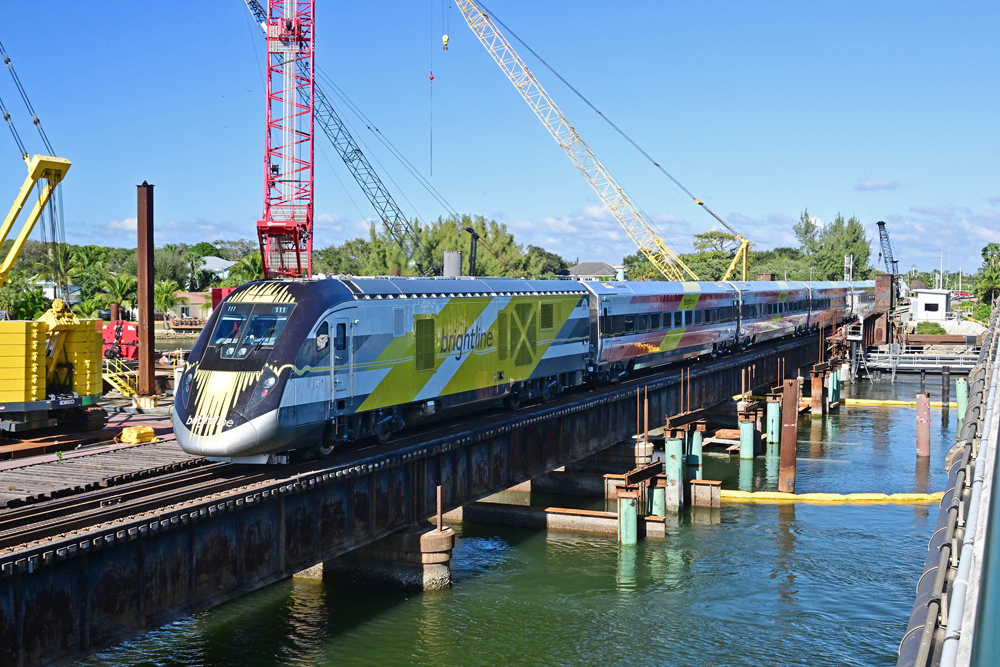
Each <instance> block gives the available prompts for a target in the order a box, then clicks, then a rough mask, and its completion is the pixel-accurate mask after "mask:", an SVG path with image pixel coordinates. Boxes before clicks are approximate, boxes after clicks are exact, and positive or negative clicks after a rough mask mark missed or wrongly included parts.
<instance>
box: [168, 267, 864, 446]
mask: <svg viewBox="0 0 1000 667" xmlns="http://www.w3.org/2000/svg"><path fill="white" fill-rule="evenodd" d="M874 301H875V283H874V282H873V281H867V282H795V281H776V282H736V281H732V282H728V281H727V282H625V281H610V282H590V281H585V282H581V281H572V280H554V281H544V280H514V279H506V278H398V277H397V278H349V279H330V278H328V279H322V280H308V281H261V282H255V283H249V284H247V285H244V286H242V287H240V288H238V289H236V290H234V291H233V292H232V293H230V294H229V296H228V297H227V298H226V299H225V300H224V301H223V302H222V303H221V304H220V305H219V307H218V308H216V309H215V311H214V312H213V313H212V316H211V317H210V318H209V320H208V322H207V323H206V325H205V329H204V331H203V332H202V334H201V336H200V337H199V338H198V341H197V343H195V346H194V348H193V349H192V350H191V353H190V356H189V358H188V367H187V369H186V370H185V372H184V374H183V375H182V377H181V381H180V385H179V386H178V387H177V390H176V393H175V402H174V429H175V431H176V434H177V439H178V440H179V441H180V443H181V447H182V448H183V449H184V451H186V452H189V453H192V454H199V455H203V456H208V457H211V458H213V459H217V460H226V461H239V462H257V463H265V462H269V461H275V460H280V458H276V456H277V455H280V454H282V453H285V452H287V451H289V450H291V449H298V450H304V449H306V448H308V449H309V450H311V451H312V453H315V454H317V455H327V454H329V453H330V452H331V451H332V450H333V449H334V448H335V447H336V445H337V444H338V443H343V442H346V441H353V440H357V439H360V438H369V437H375V438H377V439H378V440H380V441H385V440H387V439H388V438H390V437H392V435H393V434H394V433H396V432H397V431H399V430H400V429H402V428H404V427H406V426H409V425H413V424H416V423H418V422H421V421H425V420H427V419H431V418H434V417H439V416H442V415H446V414H449V413H455V412H459V411H470V410H474V409H477V407H483V406H486V405H488V404H496V403H499V402H501V401H502V402H504V403H505V404H506V405H507V406H508V407H509V408H511V409H516V408H517V407H518V406H519V405H520V404H521V402H522V401H526V400H532V399H536V398H540V399H542V400H548V399H551V398H552V397H554V396H556V395H558V394H560V393H561V392H563V391H564V390H566V389H568V388H571V387H577V386H580V385H583V384H585V383H592V384H601V383H613V382H617V381H619V380H621V379H623V378H625V377H627V376H628V374H629V373H631V372H633V371H634V370H636V369H641V368H648V367H653V366H660V365H664V364H670V363H675V362H677V361H679V360H682V359H690V358H695V357H699V356H702V355H712V356H716V355H719V354H724V353H727V352H730V351H734V350H737V349H745V348H747V347H749V346H752V345H756V344H758V343H761V342H763V341H768V340H772V339H777V338H784V337H788V336H795V335H801V334H804V333H807V332H812V331H816V330H817V329H819V328H820V327H827V328H829V327H835V326H838V325H840V324H841V323H843V322H844V321H847V320H850V319H853V318H856V317H863V316H864V315H865V314H866V313H867V312H869V311H870V310H871V309H872V307H873V306H874Z"/></svg>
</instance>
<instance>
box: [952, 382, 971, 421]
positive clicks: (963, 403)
mask: <svg viewBox="0 0 1000 667" xmlns="http://www.w3.org/2000/svg"><path fill="white" fill-rule="evenodd" d="M955 393H956V394H957V395H956V396H955V400H956V401H958V428H959V429H961V428H962V423H963V422H964V421H965V411H966V410H968V409H969V381H968V380H967V379H966V378H958V379H957V380H955Z"/></svg>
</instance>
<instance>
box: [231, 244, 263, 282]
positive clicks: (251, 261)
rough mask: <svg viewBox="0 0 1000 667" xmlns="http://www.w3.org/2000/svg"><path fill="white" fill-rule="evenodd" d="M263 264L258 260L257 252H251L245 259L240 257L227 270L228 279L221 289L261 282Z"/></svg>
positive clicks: (258, 254)
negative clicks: (256, 281)
mask: <svg viewBox="0 0 1000 667" xmlns="http://www.w3.org/2000/svg"><path fill="white" fill-rule="evenodd" d="M263 278H264V263H263V262H262V261H261V259H260V253H259V252H252V253H250V254H249V255H247V256H245V257H241V258H240V259H239V261H238V262H236V264H234V265H233V266H232V267H231V268H230V269H229V277H228V278H226V279H225V280H224V281H223V282H222V286H223V287H239V286H240V285H242V284H243V283H249V282H253V281H255V280H263Z"/></svg>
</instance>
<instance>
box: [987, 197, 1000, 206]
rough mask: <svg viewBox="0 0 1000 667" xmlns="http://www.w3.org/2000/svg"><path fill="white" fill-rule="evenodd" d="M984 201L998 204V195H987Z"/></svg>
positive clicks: (999, 199) (999, 198)
mask: <svg viewBox="0 0 1000 667" xmlns="http://www.w3.org/2000/svg"><path fill="white" fill-rule="evenodd" d="M986 201H988V202H989V203H990V204H991V205H992V206H996V205H997V204H1000V196H997V197H987V198H986Z"/></svg>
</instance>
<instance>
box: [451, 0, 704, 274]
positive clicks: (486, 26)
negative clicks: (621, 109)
mask: <svg viewBox="0 0 1000 667" xmlns="http://www.w3.org/2000/svg"><path fill="white" fill-rule="evenodd" d="M457 5H458V8H459V9H460V10H461V11H462V16H464V17H465V21H466V23H468V24H469V27H470V28H471V29H472V32H473V33H475V35H476V37H478V38H479V41H480V42H482V43H483V46H485V47H486V50H487V51H488V52H489V54H490V55H491V56H492V57H493V60H495V61H496V63H497V65H499V66H500V69H502V70H503V72H504V74H506V75H507V78H508V79H510V82H511V83H512V84H514V87H515V88H517V91H518V92H519V93H521V97H523V98H524V101H525V102H527V103H528V106H529V107H531V110H532V111H534V112H535V115H536V116H538V119H539V120H540V121H542V124H543V125H545V128H546V129H547V130H548V131H549V134H551V135H552V138H553V139H555V140H556V143H558V144H559V146H560V147H561V148H562V149H563V151H565V153H566V155H567V156H568V157H569V159H570V160H572V162H573V164H574V165H576V168H577V169H579V170H580V173H581V174H583V177H584V178H585V179H587V182H588V183H589V184H590V187H592V188H593V189H594V192H596V193H597V196H598V197H600V198H601V201H603V202H604V205H605V206H607V207H608V210H610V211H611V213H612V214H613V215H614V216H615V219H616V220H618V222H619V223H620V224H621V226H622V228H623V229H624V230H625V231H626V233H628V235H629V238H631V239H632V241H633V242H634V243H635V245H636V246H637V247H638V248H639V250H640V251H641V252H642V254H643V255H645V256H646V258H647V259H649V261H650V262H651V263H652V264H653V266H655V267H656V268H657V270H659V271H660V273H662V274H663V275H664V276H666V278H667V279H668V280H698V276H697V275H695V273H694V271H692V270H691V269H690V268H689V267H688V266H687V264H685V263H684V262H683V261H682V260H681V258H680V257H678V256H677V253H675V252H674V251H673V250H671V249H670V248H669V247H667V244H666V242H665V241H664V240H663V239H662V238H660V236H659V234H657V232H656V230H655V229H654V228H653V226H652V225H651V224H650V223H649V221H648V220H646V217H645V216H644V215H643V214H642V213H641V212H640V211H639V209H638V208H637V207H636V205H635V204H633V203H632V200H631V199H629V197H628V195H627V194H625V191H624V190H623V189H622V187H621V186H620V185H618V182H617V181H616V180H615V179H614V177H613V176H612V175H611V173H610V172H609V171H608V170H607V168H606V167H605V166H604V165H603V164H601V161H600V160H599V159H597V156H596V155H594V152H593V151H592V150H590V147H589V146H587V144H586V142H584V140H583V138H582V137H581V136H580V133H579V132H577V131H576V129H575V128H574V127H573V126H572V125H571V124H570V122H569V121H568V120H567V119H566V116H564V115H563V113H562V111H560V110H559V107H558V106H557V105H556V103H555V101H553V99H552V97H551V96H550V95H549V94H548V93H547V92H546V91H545V89H544V88H543V87H542V84H540V83H539V82H538V80H537V79H535V75H534V74H532V73H531V71H530V70H529V69H528V66H527V65H525V64H524V61H523V60H521V57H520V56H519V55H517V52H516V51H514V49H513V47H511V45H510V42H508V41H507V38H506V37H504V35H503V34H502V33H501V32H500V31H499V30H498V29H497V27H496V25H494V23H493V21H492V20H491V19H490V17H489V16H487V14H486V12H484V11H483V10H482V9H480V8H479V6H478V5H477V4H476V3H475V2H473V0H458V1H457Z"/></svg>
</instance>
